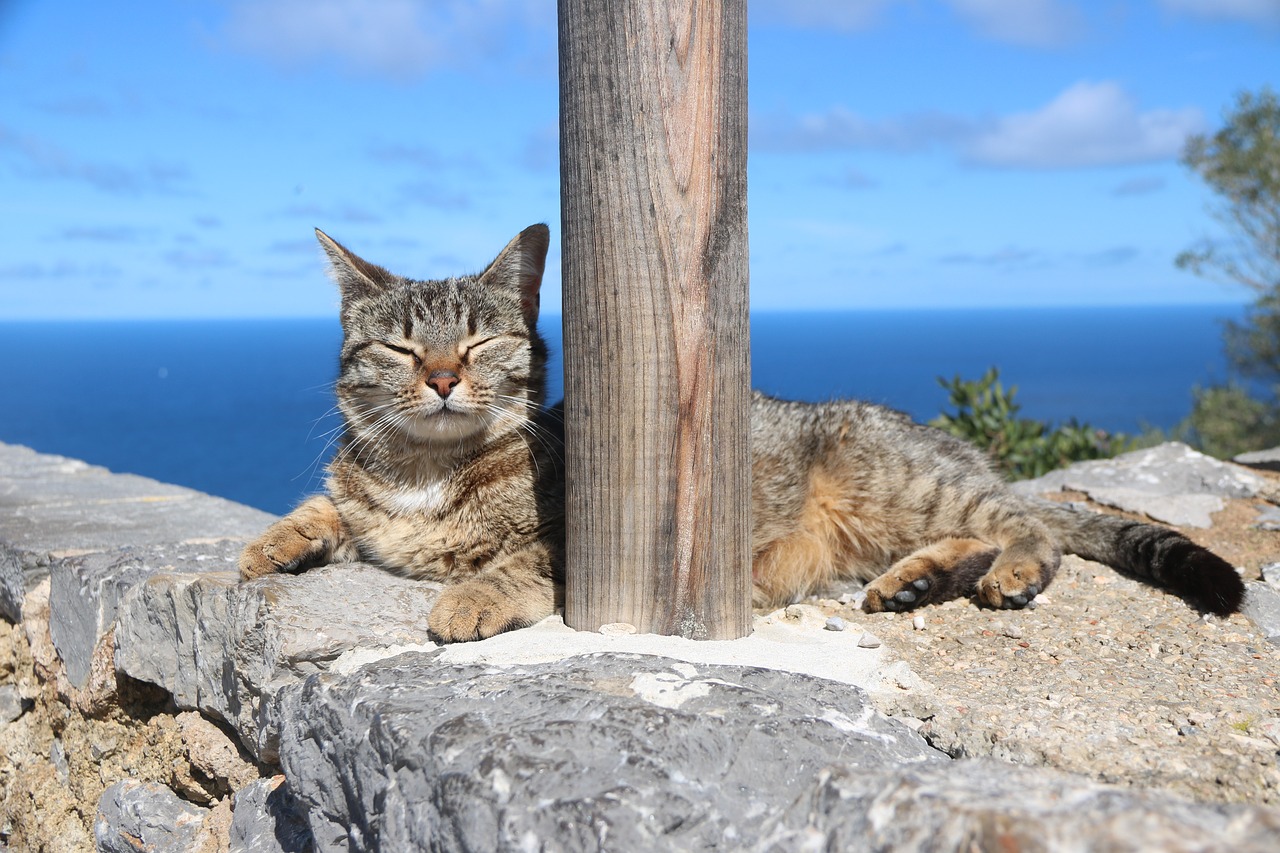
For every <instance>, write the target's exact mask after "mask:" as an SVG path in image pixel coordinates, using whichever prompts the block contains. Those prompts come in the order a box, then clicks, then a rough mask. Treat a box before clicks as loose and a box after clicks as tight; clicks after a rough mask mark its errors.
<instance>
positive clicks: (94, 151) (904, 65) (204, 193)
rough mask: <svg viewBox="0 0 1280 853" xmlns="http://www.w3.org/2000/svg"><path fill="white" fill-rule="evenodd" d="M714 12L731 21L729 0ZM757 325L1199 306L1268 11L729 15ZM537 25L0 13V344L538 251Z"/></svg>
mask: <svg viewBox="0 0 1280 853" xmlns="http://www.w3.org/2000/svg"><path fill="white" fill-rule="evenodd" d="M725 2H732V0H725ZM748 8H749V33H748V44H749V47H748V68H749V72H748V91H749V95H748V103H749V155H748V199H749V202H748V203H749V231H750V245H751V300H752V308H753V310H822V311H826V310H837V309H840V310H844V309H863V308H868V309H870V308H925V307H995V306H1045V305H1117V304H1126V305H1132V304H1195V303H1223V302H1231V301H1243V300H1245V299H1247V298H1248V297H1249V294H1247V293H1244V292H1241V291H1239V290H1237V289H1233V288H1231V287H1230V286H1227V285H1223V284H1219V283H1214V282H1209V281H1205V280H1203V279H1199V278H1196V277H1195V276H1192V275H1191V274H1189V273H1186V272H1182V271H1179V270H1177V269H1176V268H1175V267H1174V265H1173V259H1174V257H1175V256H1176V255H1177V253H1178V252H1179V251H1181V250H1183V249H1186V248H1188V247H1190V246H1192V245H1194V244H1195V243H1196V242H1197V241H1201V240H1206V239H1208V240H1212V239H1214V236H1215V234H1216V233H1217V232H1216V231H1215V224H1214V220H1213V218H1212V217H1211V216H1210V209H1211V207H1212V204H1213V199H1212V197H1211V196H1210V195H1209V194H1208V193H1207V191H1206V190H1205V189H1204V187H1203V186H1202V185H1201V184H1200V183H1199V182H1198V181H1197V179H1196V178H1195V176H1194V175H1192V174H1191V173H1189V172H1188V170H1187V169H1186V168H1185V167H1184V166H1182V165H1180V164H1179V162H1178V157H1179V154H1180V152H1181V151H1182V149H1183V146H1184V145H1185V142H1186V139H1187V137H1188V136H1189V135H1191V134H1196V133H1205V132H1212V131H1213V130H1214V129H1216V128H1217V127H1219V126H1220V125H1221V122H1222V117H1223V115H1224V113H1225V111H1226V110H1227V109H1228V108H1229V107H1230V106H1231V104H1232V102H1233V100H1234V98H1235V97H1236V95H1237V93H1239V92H1240V91H1242V90H1249V91H1257V90H1258V89H1260V88H1261V87H1262V86H1264V85H1270V86H1272V87H1280V0H1097V2H1071V0H847V2H840V0H751V3H750V4H749V7H748ZM555 19H556V10H555V3H554V0H473V2H461V0H423V1H422V2H419V0H170V2H148V3H143V2H136V0H114V2H111V3H103V2H84V1H83V0H62V2H56V3H51V2H36V0H0V320H25V319H96V318H112V319H115V318H168V317H173V318H177V317H244V318H249V317H293V316H297V317H322V316H334V315H336V311H337V307H336V306H337V296H336V293H335V292H334V289H333V286H332V285H331V284H330V283H329V281H328V280H327V279H326V277H325V275H324V267H323V263H322V260H321V255H320V251H319V249H318V248H317V246H316V243H315V239H314V237H313V235H312V229H313V228H315V227H320V228H322V229H323V230H324V231H326V232H327V233H329V234H330V235H332V236H333V237H335V238H336V239H338V240H339V241H341V242H343V243H344V244H346V245H347V246H348V247H349V248H351V249H352V250H354V251H356V252H357V253H358V254H360V255H362V256H363V257H365V258H366V259H368V260H371V261H373V262H375V263H380V264H382V265H383V266H386V267H388V268H390V269H392V270H393V271H395V272H398V273H401V274H403V275H408V276H411V277H414V278H432V277H443V276H448V275H454V274H461V273H467V272H474V271H476V270H478V269H480V268H482V267H483V266H484V265H485V264H486V263H487V262H488V261H489V260H490V259H492V257H493V256H494V255H495V254H496V253H497V252H498V250H499V249H501V248H502V246H503V245H504V244H505V243H506V241H507V240H509V239H510V238H511V237H512V236H514V235H515V234H516V233H517V232H518V231H519V230H520V229H522V228H523V227H525V226H526V225H529V224H531V223H533V222H547V223H548V224H550V226H551V227H552V229H553V234H554V236H553V240H552V250H551V256H550V258H549V262H548V273H547V277H546V281H545V284H544V291H543V305H544V306H548V307H547V309H546V310H550V311H555V310H556V306H558V304H559V299H560V290H559V284H560V276H559V261H560V254H559V248H558V247H559V227H558V226H559V213H560V202H559V187H558V177H559V168H558V163H559V153H558V145H557V126H558V125H557V89H558V84H557V77H556V75H557V61H556V24H555Z"/></svg>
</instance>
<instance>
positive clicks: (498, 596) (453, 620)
mask: <svg viewBox="0 0 1280 853" xmlns="http://www.w3.org/2000/svg"><path fill="white" fill-rule="evenodd" d="M528 624H529V620H528V618H526V617H525V616H524V614H523V613H522V612H521V608H520V607H518V606H517V603H516V602H514V601H513V600H512V599H511V597H510V596H506V595H503V594H502V592H501V591H499V590H498V588H497V587H495V586H494V585H493V584H491V583H488V582H486V581H483V580H469V581H464V582H462V583H459V584H454V585H452V586H446V587H445V588H444V589H442V590H441V591H440V597H439V598H437V599H436V604H435V607H433V608H431V613H430V615H428V616H427V627H428V628H430V629H431V633H432V634H434V635H436V636H437V637H439V638H440V639H441V640H443V641H444V642H446V643H461V642H466V641H468V640H483V639H485V638H486V637H492V636H493V635H494V634H501V633H502V632H503V631H510V630H511V629H513V628H523V627H524V626H525V625H528Z"/></svg>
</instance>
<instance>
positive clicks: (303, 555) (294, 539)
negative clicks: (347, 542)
mask: <svg viewBox="0 0 1280 853" xmlns="http://www.w3.org/2000/svg"><path fill="white" fill-rule="evenodd" d="M316 550H317V549H316V547H315V543H314V541H313V540H310V539H307V538H305V537H303V536H302V535H301V534H298V533H297V531H293V532H292V533H291V534H289V533H286V534H282V533H281V532H280V531H277V530H274V529H272V530H268V531H267V532H266V533H264V534H263V535H261V536H259V537H258V538H257V539H256V540H254V541H253V542H251V543H249V544H248V545H247V546H246V547H245V549H244V550H243V551H241V552H240V580H242V581H251V580H253V579H255V578H260V577H264V576H266V575H270V574H275V573H276V572H294V571H297V570H298V569H300V568H305V567H306V564H307V563H308V561H309V560H312V559H314V556H315V554H316Z"/></svg>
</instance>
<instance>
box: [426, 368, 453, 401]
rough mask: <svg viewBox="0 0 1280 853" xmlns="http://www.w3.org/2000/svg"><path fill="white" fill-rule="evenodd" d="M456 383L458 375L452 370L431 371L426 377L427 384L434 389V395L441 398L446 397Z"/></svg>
mask: <svg viewBox="0 0 1280 853" xmlns="http://www.w3.org/2000/svg"><path fill="white" fill-rule="evenodd" d="M458 381H459V380H458V374H457V373H454V372H453V371H452V370H433V371H431V375H430V376H428V377H427V384H428V385H430V386H431V387H432V388H434V389H436V393H437V394H439V395H440V396H441V397H448V396H449V394H451V393H452V392H453V386H455V385H457V384H458Z"/></svg>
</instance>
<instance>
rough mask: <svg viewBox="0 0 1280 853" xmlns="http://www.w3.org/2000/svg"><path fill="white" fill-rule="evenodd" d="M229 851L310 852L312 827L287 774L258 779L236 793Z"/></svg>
mask: <svg viewBox="0 0 1280 853" xmlns="http://www.w3.org/2000/svg"><path fill="white" fill-rule="evenodd" d="M228 847H229V853H307V851H310V850H311V849H312V848H313V845H312V841H311V827H310V826H309V825H308V824H307V821H306V818H304V817H303V816H302V814H301V813H300V812H299V811H298V806H297V803H296V802H295V801H294V799H293V795H292V794H291V792H290V791H289V787H288V785H287V784H286V782H285V778H284V776H273V777H271V778H270V779H258V780H257V781H255V782H252V783H250V784H248V785H246V786H245V787H243V788H241V789H240V790H239V791H238V792H237V793H236V796H235V808H234V811H233V813H232V818H231V833H230V839H229V844H228Z"/></svg>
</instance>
